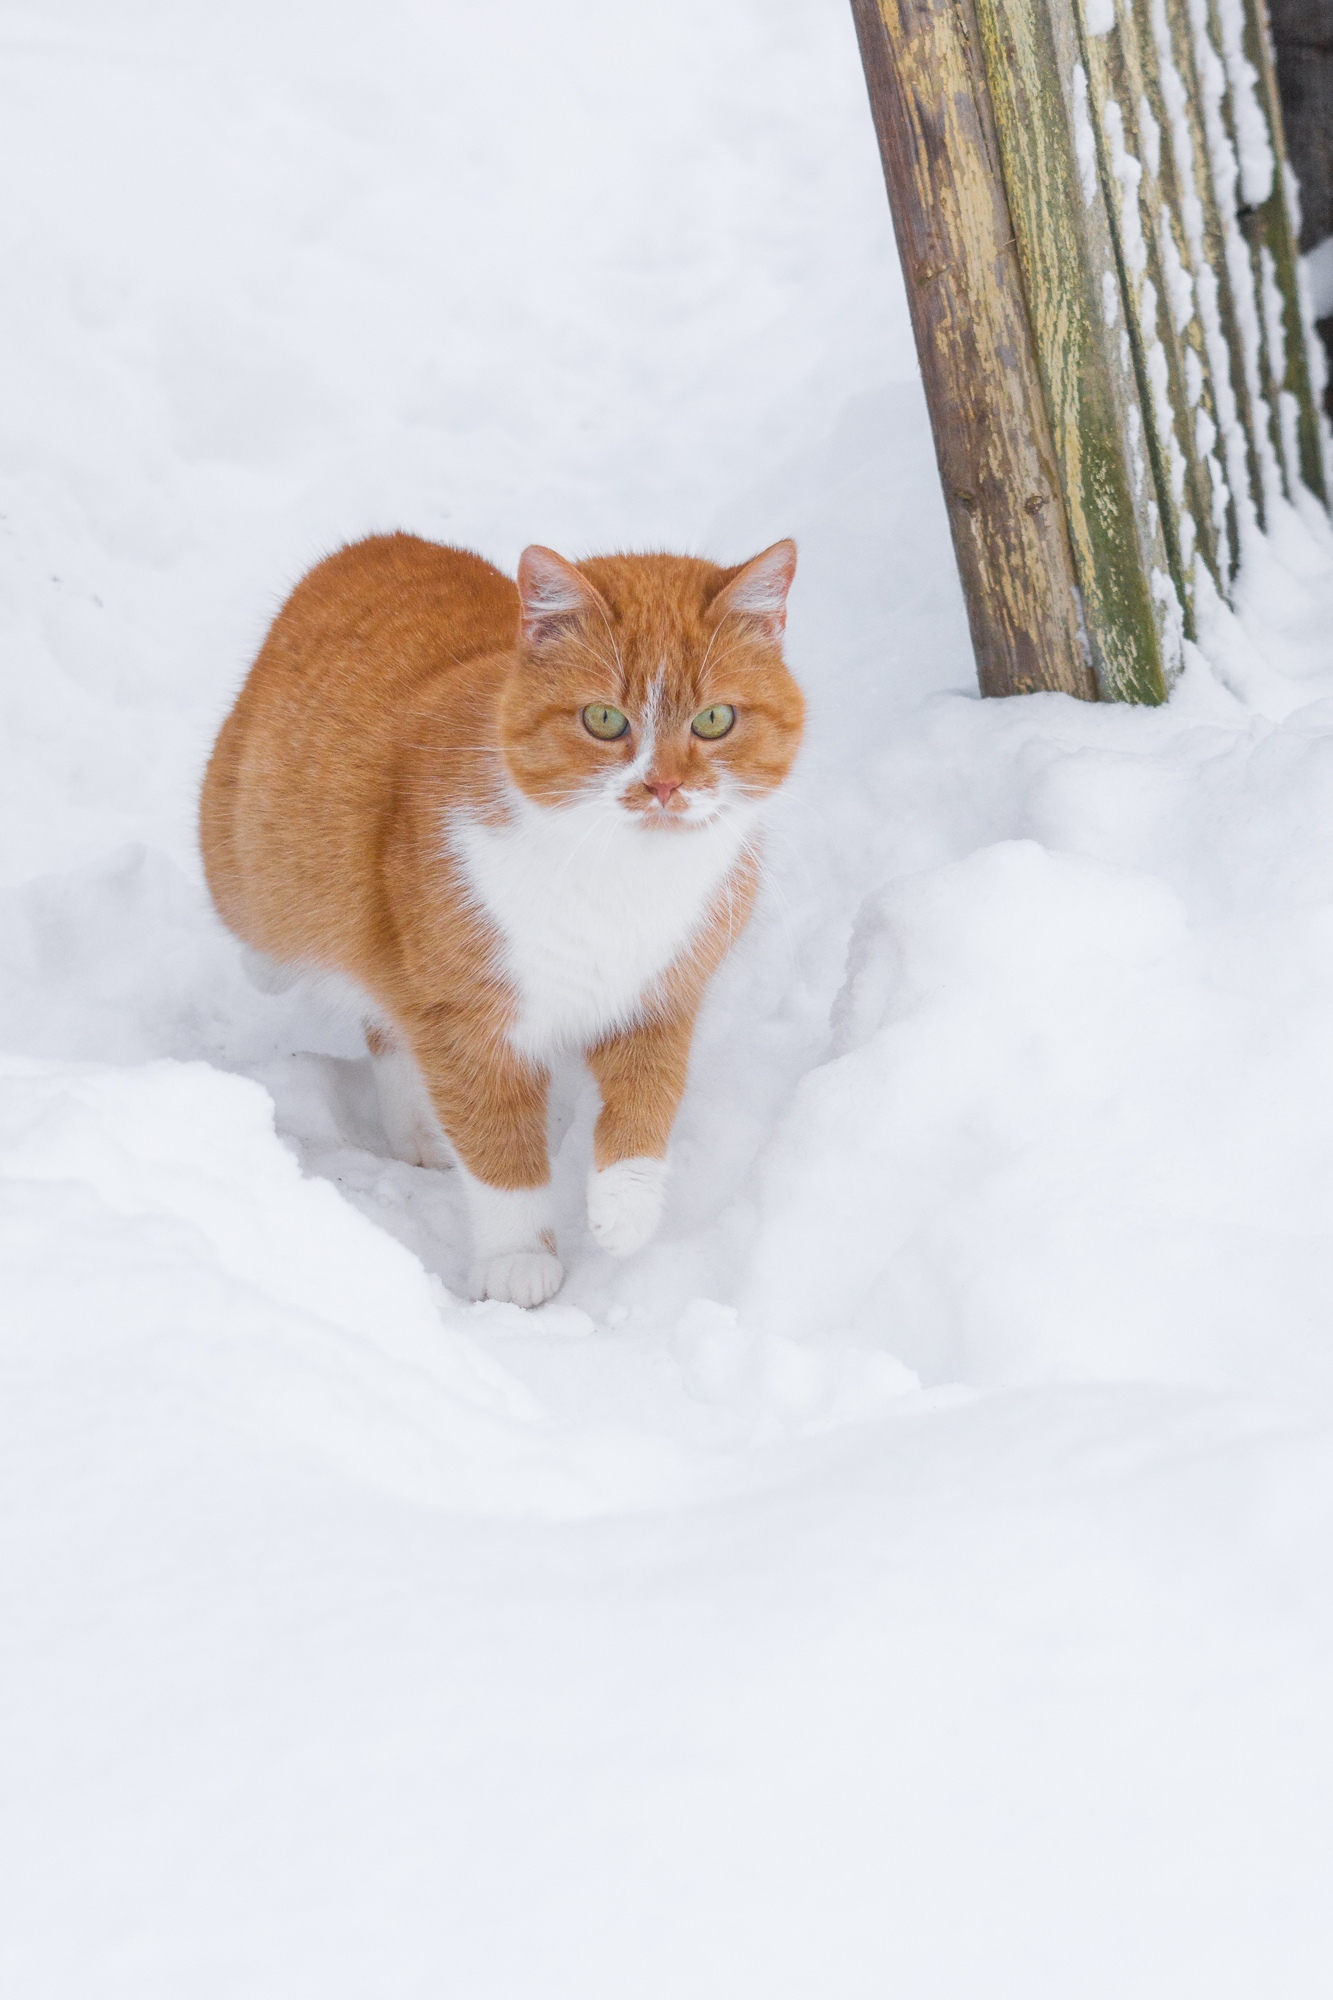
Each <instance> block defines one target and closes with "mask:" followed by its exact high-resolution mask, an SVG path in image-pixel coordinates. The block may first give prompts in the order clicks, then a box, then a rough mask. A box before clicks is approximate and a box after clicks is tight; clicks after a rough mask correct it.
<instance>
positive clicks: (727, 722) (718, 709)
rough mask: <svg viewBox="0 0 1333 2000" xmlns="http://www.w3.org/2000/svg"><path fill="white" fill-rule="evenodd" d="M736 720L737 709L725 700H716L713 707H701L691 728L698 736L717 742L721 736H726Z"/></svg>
mask: <svg viewBox="0 0 1333 2000" xmlns="http://www.w3.org/2000/svg"><path fill="white" fill-rule="evenodd" d="M735 720H736V711H735V709H734V708H732V707H731V706H730V705H729V703H727V702H725V701H715V702H714V703H713V706H712V707H711V708H701V709H700V710H699V713H698V714H697V715H696V716H695V718H694V720H693V722H692V723H691V724H690V728H691V729H692V730H693V731H694V733H695V735H696V736H702V737H703V738H704V739H705V740H706V741H707V742H709V743H715V742H716V741H717V739H718V737H719V736H725V735H726V733H727V731H728V730H729V729H730V728H731V725H732V723H733V722H734V721H735Z"/></svg>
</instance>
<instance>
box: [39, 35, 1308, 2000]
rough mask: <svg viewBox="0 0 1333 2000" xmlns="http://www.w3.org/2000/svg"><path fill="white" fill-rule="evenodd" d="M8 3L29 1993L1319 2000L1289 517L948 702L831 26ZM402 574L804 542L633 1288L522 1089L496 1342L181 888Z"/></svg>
mask: <svg viewBox="0 0 1333 2000" xmlns="http://www.w3.org/2000/svg"><path fill="white" fill-rule="evenodd" d="M5 28H6V34H5V45H6V52H7V62H6V65H5V69H4V79H5V80H4V93H5V95H4V106H3V110H4V116H3V118H0V148H3V149H4V154H5V163H6V165H5V182H6V185H7V186H8V187H9V188H10V190H11V200H10V201H9V202H8V203H7V204H6V207H5V220H4V229H5V232H6V235H5V252H6V271H7V275H8V284H7V287H6V307H5V313H4V336H3V338H4V348H3V352H4V360H5V368H4V379H5V383H6V391H5V396H4V420H3V428H4V444H5V450H4V454H3V473H2V475H0V476H2V477H3V487H4V499H3V503H2V505H0V518H2V519H3V525H4V529H5V537H4V542H3V562H0V606H2V608H3V618H4V647H5V669H4V680H3V686H4V701H5V712H4V732H3V749H2V750H0V756H2V757H3V782H2V783H0V829H2V831H3V840H2V841H0V856H2V857H3V869H4V875H3V887H2V888H0V901H2V905H3V922H0V1047H3V1049H4V1050H6V1051H7V1052H8V1053H7V1054H6V1055H5V1056H4V1059H3V1066H2V1067H0V1168H2V1170H3V1178H2V1179H0V1260H2V1262H0V1272H2V1276H0V1284H2V1286H3V1294H2V1296H3V1330H2V1332H0V1369H2V1370H3V1378H2V1384H0V1391H2V1392H0V1425H3V1444H2V1445H0V1468H3V1473H4V1478H5V1501H4V1508H3V1517H2V1518H3V1526H4V1551H3V1559H2V1560H3V1571H2V1572H0V1573H2V1574H3V1604H4V1614H3V1615H4V1628H5V1633H6V1639H7V1643H6V1645H5V1647H4V1648H3V1653H2V1654H0V1658H2V1659H3V1667H2V1669H0V1674H2V1678H0V1694H2V1696H3V1699H2V1701H0V1715H3V1724H2V1725H0V1727H2V1728H3V1737H4V1749H3V1767H2V1769H3V1783H0V1826H3V1840H4V1846H3V1856H2V1860H0V1879H3V1880H4V1882H5V1885H6V1894H5V1898H4V1901H5V1903H6V1906H7V1907H6V1912H5V1917H4V1921H3V1923H0V1972H2V1973H3V1977H4V1985H5V1990H6V1991H7V1992H14V1993H21V1994H23V1995H24V1996H25V2000H26V1996H46V1995H50V1996H60V2000H66V1996H68V1995H69V1994H71V1993H75V1992H80V1993H82V1992H96V1993H97V1994H99V1995H120V1994H124V1995H126V1996H130V1995H133V1996H134V2000H150V1996H157V1995H161V1996H163V2000H167V1996H170V2000H178V1996H179V1995H181V1994H183V1993H189V1994H190V1995H191V1996H196V1995H198V1996H211V1995H219V1996H221V1995H238V1996H239V1995H258V1994H274V1995H281V1996H283V2000H294V1997H295V1996H304V1995H310V1996H312V2000H314V1996H318V2000H342V1996H349V1997H350V1996H361V1995H366V1994H372V1993H373V1994H376V1995H379V1994H392V1995H394V1996H408V1995H418V1994H419V1995H422V1996H431V2000H434V1996H437V1995H439V1994H440V1993H442V1992H448V1993H450V1994H458V1995H466V1996H468V2000H472V1996H478V2000H481V1996H487V2000H489V1996H503V2000H528V1996H532V1995H537V1994H540V1995H542V1996H543V2000H546V1996H551V1997H552V2000H555V1996H564V1995H568V1996H570V2000H574V1996H578V2000H596V1997H599V1996H606V2000H612V1996H614V1997H615V2000H624V1996H628V1995H633V1996H635V2000H639V1996H659V1995H660V1996H663V2000H666V1996H672V2000H674V1996H677V1995H680V1994H682V1993H689V1994H691V1995H698V1996H713V1995H716V1996H718V2000H722V1996H726V2000H735V1996H737V1995H743V1996H747V2000H748V1996H751V1995H754V1996H763V2000H776V1996H787V1995H790V1996H792V1997H793V2000H808V1996H810V1995H812V1994H820V1995H829V1996H836V2000H854V1997H855V1996H861V1995H865V1996H872V1995H873V1996H875V2000H879V1997H880V1996H882V1995H883V1994H885V1993H886V1992H893V1993H901V1994H904V1995H910V1996H913V2000H915V1996H927V1995H928V1996H936V1995H940V1996H944V1995H948V1996H957V2000H978V1996H982V1995H984V1996H987V2000H990V1996H992V1995H1001V1994H1003V1995H1009V1994H1013V1995H1015V1996H1020V1995H1021V1996H1023V2000H1045V1996H1050V2000H1066V1996H1068V1995H1070V1994H1072V1993H1078V1994H1079V1995H1089V1996H1091V1995H1105V1996H1108V2000H1109V1997H1110V1996H1117V2000H1118V1996H1123V1995H1126V1994H1130V1993H1132V1994H1134V1995H1135V1996H1136V2000H1137V1996H1148V1995H1158V1994H1160V1995H1162V1996H1163V2000H1167V1996H1169V2000H1180V1996H1183V1995H1196V1994H1197V1995H1201V1996H1202V1995H1207V1996H1209V2000H1218V1997H1219V1996H1230V1995H1235V1996H1238V2000H1239V1996H1245V2000H1252V1996H1254V1995H1255V1994H1257V1993H1264V1994H1279V1993H1280V1994H1282V1995H1284V1996H1286V1995H1306V1994H1310V1995H1315V1994H1323V1993H1325V1992H1326V1991H1327V1990H1328V1986H1329V1981H1330V1978H1331V1977H1333V1915H1330V1911H1329V1906H1328V1897H1327V1893H1326V1886H1327V1882H1328V1879H1329V1871H1330V1866H1331V1865H1333V1729H1331V1728H1330V1725H1329V1721H1328V1706H1329V1704H1328V1687H1329V1685H1330V1682H1331V1681H1333V1589H1331V1587H1330V1586H1333V1427H1331V1425H1333V534H1330V532H1329V530H1328V529H1327V527H1326V526H1325V525H1324V524H1323V523H1322V521H1321V520H1320V519H1319V517H1318V516H1317V515H1316V514H1314V513H1313V512H1311V511H1310V510H1308V509H1307V510H1305V512H1304V514H1303V515H1298V514H1297V513H1296V512H1294V511H1290V510H1289V511H1287V512H1285V513H1284V514H1282V516H1281V518H1280V519H1279V520H1278V521H1277V522H1276V524H1275V528H1274V533H1273V537H1272V540H1271V543H1270V545H1268V546H1266V547H1264V548H1261V549H1259V550H1257V551H1256V552H1255V556H1254V559H1253V560H1252V562H1251V564H1250V567H1249V569H1248V571H1247V574H1246V578H1245V587H1244V592H1243V602H1242V605H1241V613H1240V616H1239V617H1238V618H1237V617H1233V616H1232V615H1231V614H1230V613H1227V612H1225V611H1223V610H1221V609H1220V608H1216V609H1215V610H1214V612H1213V614H1212V616H1211V619H1210V623H1209V628H1208V630H1207V631H1206V633H1205V634H1204V643H1203V651H1202V652H1200V653H1195V654H1194V655H1193V656H1192V658H1191V660H1190V664H1189V667H1188V670H1187V673H1186V675H1185V678H1184V680H1183V681H1182V683H1181V685H1180V686H1179V688H1178V689H1177V691H1176V694H1175V696H1174V698H1173V700H1172V702H1171V704H1170V705H1169V707H1168V708H1167V709H1165V710H1162V711H1157V712H1136V711H1130V710H1110V709H1100V708H1098V709H1093V708H1087V707H1082V706H1080V705H1078V704H1076V703H1073V702H1070V701H1067V700H1064V699H1063V698H1058V697H1036V698H1031V699H1028V700H1024V701H1021V702H1010V703H992V704H983V703H982V702H980V701H979V700H978V699H977V698H976V696H975V693H974V683H973V676H972V666H971V659H970V654H969V651H968V646H967V639H966V630H965V624H964V620H963V616H962V611H961V607H960V604H959V601H958V596H957V587H956V582H955V579H954V572H953V567H952V561H951V557H950V551H949V546H948V536H947V529H946V524H945V520H944V514H943V508H942V504H941V501H940V498H939V494H938V489H937V485H936V481H935V474H934V466H933V460H932V456H931V451H930V443H929V436H928V431H927V427H926V422H925V414H924V409H923V407H922V403H921V398H920V393H919V389H918V388H917V386H916V384H915V381H914V379H913V369H912V360H911V350H910V339H909V336H908V330H907V321H906V312H905V307H904V304H903V301H902V297H901V290H900V285H899V280H898V275H897V267H896V260H895V258H894V254H893V249H892V240H891V235H890V231H889V224H888V218H887V214H886V212H885V207H884V201H883V194H882V188H881V185H880V181H879V176H878V166H877V162H876V159H875V155H874V147H873V141H872V138H871V133H870V126H869V119H868V115H867V113H866V110H865V107H864V102H863V86H862V83H861V79H860V74H859V70H858V66H857V61H856V54H855V47H854V42H853V38H852V34H851V28H850V23H849V21H847V20H845V19H844V18H843V17H842V14H841V13H840V11H839V10H838V9H836V8H833V9H829V8H826V7H822V6H819V5H816V4H815V0H787V4H783V5H775V4H773V0H766V4H764V5H762V6H761V5H759V4H757V0H726V4H723V5H717V4H713V5H710V6H707V7H705V6H703V5H702V4H698V0H688V4H684V5H679V6H677V7H675V8H673V9H669V10H658V11H657V12H656V13H648V14H644V13H643V12H642V11H641V10H634V9H629V10H626V9H623V8H615V7H612V6H610V5H609V4H599V0H580V5H579V6H578V7H577V8H574V9H549V8H540V7H537V6H534V5H531V4H529V0H521V4H515V5H514V6H511V7H509V8H506V9H485V8H481V7H465V6H461V5H457V4H455V5H450V6H444V7H441V6H436V5H427V4H426V0H397V4H391V5H385V6H380V7H378V8H375V9H359V10H352V9H341V8H339V9H329V8H319V9H317V8H314V7H312V6H306V5H303V4H300V0H282V4H281V5H272V4H270V5H268V6H265V7H260V6H258V5H255V4H248V5H242V6H233V7H231V8H228V9H225V10H213V11H212V12H209V11H208V10H195V9H179V8H172V7H169V6H166V5H163V4H151V3H150V0H117V4H116V5H115V7H114V8H112V9H110V10H107V9H93V8H91V7H88V6H87V5H86V0H48V4H46V5H44V6H43V7H42V8H41V9H40V10H35V9H34V10H31V11H25V10H21V9H17V8H14V9H9V10H7V12H6V16H5ZM394 525H404V526H408V527H412V528H415V529H417V530H419V531H421V532H424V533H427V534H435V535H438V536H440V537H442V538H445V539H457V540H460V541H463V542H466V543H469V544H472V545H474V546H477V547H480V548H482V549H483V550H484V551H485V552H486V553H488V554H490V555H492V556H493V557H494V558H495V559H497V560H499V561H502V562H509V563H512V561H513V559H514V557H515V555H516V554H517V551H518V549H519V548H520V547H521V546H522V544H523V543H524V542H525V541H527V540H530V539H540V540H543V541H546V542H549V543H551V544H553V545H554V546H556V547H559V548H562V549H564V550H565V551H566V552H568V553H570V554H574V555H578V554H582V553H585V552H591V551H593V550H595V549H597V548H599V547H607V546H612V545H616V544H620V545H631V546H632V545H640V546H642V545H650V544H658V545H667V546H675V547H681V548H698V549H700V550H704V551H707V552H709V553H713V554H716V555H718V556H720V557H722V558H724V559H727V560H735V559H739V558H740V557H742V556H744V555H747V554H750V553H752V552H753V551H754V550H756V549H758V548H759V547H761V546H763V545H764V544H765V543H766V542H768V541H771V540H773V539H775V538H776V537H777V536H778V535H780V534H786V533H794V534H795V535H796V536H797V537H798V540H799V541H800V545H801V571H800V575H799V577H798V582H797V587H796V592H795V594H794V598H793V617H792V625H791V644H790V657H791V659H792V663H793V665H794V666H795V668H796V670H797V671H798V673H799V674H800V676H801V678H802V680H803V682H804V684H805V686H806V688H807V691H808V693H809V697H810V706H811V717H812V726H811V736H810V742H809V746H808V749H807V752H806V753H805V755H804V757H803V760H802V764H801V767H800V770H799V774H798V777H797V779H796V780H795V781H794V783H793V786H792V788H791V794H790V797H789V798H788V799H787V801H786V802H785V803H784V806H783V809H782V811H781V813H780V815H779V818H778V821H777V824H776V825H775V827H774V830H773V837H772V844H771V854H772V880H771V884H770V887H769V891H768V893H767V895H766V897H765V901H764V905H763V908H762V910H761V913H760V915H759V917H758V919H757V920H756V923H755V925H754V926H753V928H752V930H751V932H750V933H749V934H748V936H747V938H746V939H745V941H744V944H743V946H742V947H741V949H740V950H739V951H738V952H737V953H736V955H735V957H734V959H733V960H732V962H731V963H730V964H729V965H728V966H727V967H726V969H725V970H724V972H723V974H722V975H721V977H720V978H719V980H718V982H717V984H716V988H715V990H714V992H713V993H712V995H711V997H710V1000H709V1003H708V1006H707V1009H706V1012H705V1017H704V1020H703V1023H702V1025H701V1031H700V1035H699V1040H698V1044H697V1051H696V1062H695V1065H694V1071H693V1075H692V1083H691V1088H690V1092H689V1095H688V1097H687V1101H686V1105H685V1108H684V1111H683V1114H682V1117H681V1121H680V1124H679V1127H678V1132H677V1139H676V1144H675V1148H674V1154H673V1173H674V1180H673V1187H672V1193H671V1198H670V1206H669V1211H668V1217H667V1222H666V1226H665V1229H664V1232H663V1235H662V1238H661V1240H660V1241H659V1242H658V1243H657V1244H655V1245H654V1246H653V1247H652V1248H651V1249H650V1250H648V1251H646V1252H645V1253H643V1254H642V1255H641V1256H639V1257H637V1258H635V1259H633V1260H630V1261H629V1262H627V1263H623V1264H622V1263H616V1262H614V1261H613V1260H611V1259H609V1258H606V1257H604V1256H601V1255H599V1254H598V1253H596V1252H595V1251H594V1249H593V1247H592V1245H591V1242H590V1240H589V1238H588V1236H587V1233H586V1230H585V1228H584V1226H583V1224H582V1221H581V1218H580V1196H581V1191H582V1184H583V1174H584V1168H585V1166H586V1156H587V1149H588V1145H589V1133H590V1126H591V1118H592V1112H593V1106H592V1103H591V1100H590V1097H589V1093H588V1089H587V1087H586V1085H585V1084H584V1083H583V1081H582V1079H581V1078H580V1077H578V1076H570V1077H568V1078H564V1079H562V1080H561V1082H562V1091H561V1113H560V1115H561V1124H562V1129H563V1138H562V1141H561V1150H560V1155H559V1166H558V1177H559V1185H560V1190H561V1201H562V1204H563V1210H562V1246H563V1248H564V1251H565V1254H566V1261H567V1263H568V1265H569V1267H570V1276H569V1279H568V1281H567V1284H566V1286H565V1289H564V1291H563V1292H562V1294H561V1295H560V1297H559V1298H558V1300H556V1301H555V1302H554V1303H553V1304H552V1305H551V1306H549V1307H548V1308H546V1309H544V1310H543V1311H541V1312H540V1313H536V1314H532V1315H525V1314H523V1313H521V1312H519V1311H518V1310H517V1309H515V1308H512V1307H500V1306H494V1305H486V1306H480V1307H474V1306H471V1305H469V1304H467V1303H465V1302H464V1301H463V1300H462V1299H461V1297H460V1296H459V1287H460V1284H461V1261H462V1249H463V1246H462V1241H461V1235H460V1223H461V1210H460V1203H459V1200H458V1196H457V1193H456V1190H455V1189H454V1188H453V1187H452V1186H451V1185H450V1177H449V1176H448V1175H443V1176H437V1175H431V1174H427V1173H424V1172H422V1171H420V1170H416V1169H412V1168H408V1167H405V1166H401V1165H398V1164H396V1163H394V1162H391V1161H389V1160H387V1159H385V1158H384V1156H383V1135H382V1133H381V1132H380V1131H379V1129H378V1126H377V1120H376V1115H375V1111H374V1097H373V1091H372V1089H371V1087H370V1080H369V1077H368V1075H367V1065H366V1062H365V1060H364V1056H363V1051H362V1046H361V1043H360V1039H359V1035H358V1033H357V1031H356V1028H355V1025H354V1024H352V1023H348V1022H346V1021H340V1020H339V1019H337V1018H336V1017H335V1016H332V1015H330V1014H328V1013H326V1012H323V1011H321V1008H320V1006H319V1004H318V1003H317V1001H316V1000H315V999H314V998H312V997H311V996H310V995H303V994H302V993H300V992H294V993H287V994H283V995H270V994H265V993H261V992H259V991H257V990H256V989H255V988H254V987H253V986H252V985H251V984H250V983H249V981H248V980H247V977H246V975H245V972H244V970H243V968H242V964H241V959H240V954H239V952H238V951H237V949H236V947H235V946H234V944H233V943H232V942H231V940H229V939H228V937H227V936H226V934H225V933H224V932H223V931H222V930H221V928H220V926H219V925H218V924H217V922H216V920H215V919H214V918H213V916H212V915H211V913H210V910H209V907H208V904H207V899H206V897H205V895H204V892H203V888H202V882H201V877H200V872H199V868H198V863H197V859H196V856H195V851H194V836H193V812H194V803H195V795H196V790H197V784H198V779H199V775H200V772H201V770H202V765H203V760H204V758H205V756H206V754H207V750H208V746H209V742H210V740H211V734H212V731H213V730H214V729H215V727H216V725H217V722H218V720H219V719H220V717H221V715H222V714H223V713H224V711H225V708H226V706H227V703H228V702H229V700H230V698H231V695H232V692H233V691H234V689H235V687H236V685H237V683H238V682H239V679H240V677H241V675H242V673H243V672H244V669H245V666H246V664H247V663H248V659H249V657H250V655H251V654H252V652H253V649H254V647H255V645H256V643H257V641H258V638H259V637H260V635H261V634H262V631H263V628H264V625H265V623H266V620H267V618H268V617H269V616H270V615H271V612H272V610H273V608H274V607H275V605H276V603H277V602H278V600H279V599H280V597H281V595H282V594H283V592H284V590H285V589H286V588H287V587H288V585H289V584H290V583H291V582H292V581H293V580H294V578H295V577H296V576H297V575H298V574H299V573H300V571H301V570H302V569H303V568H304V567H305V566H306V564H308V563H309V562H310V561H311V560H313V559H314V558H315V557H316V556H318V555H319V554H320V553H322V552H323V551H324V550H326V549H327V548H328V547H330V546H332V545H333V544H335V543H336V542H337V541H338V540H339V539H340V538H342V537H345V536H349V535H355V534H359V533H363V532H366V531H368V530H370V529H374V528H382V527H386V526H394ZM275 1121H276V1122H275Z"/></svg>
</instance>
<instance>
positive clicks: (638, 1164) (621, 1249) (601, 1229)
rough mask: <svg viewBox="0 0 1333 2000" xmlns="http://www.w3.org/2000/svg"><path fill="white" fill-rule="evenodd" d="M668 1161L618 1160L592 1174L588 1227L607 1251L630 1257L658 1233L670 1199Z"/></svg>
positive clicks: (589, 1182) (589, 1187) (594, 1169)
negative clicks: (667, 1199) (664, 1206)
mask: <svg viewBox="0 0 1333 2000" xmlns="http://www.w3.org/2000/svg"><path fill="white" fill-rule="evenodd" d="M666 1177H667V1167H666V1161H665V1160H650V1159H637V1160H616V1161H614V1162H613V1163H612V1164H611V1166H609V1167H603V1168H601V1169H600V1171H599V1170H598V1169H597V1168H596V1167H594V1168H593V1169H592V1172H591V1173H590V1174H589V1175H588V1227H589V1228H590V1229H591V1230H592V1233H593V1236H594V1238H595V1239H596V1241H597V1243H598V1244H599V1246H600V1247H601V1248H602V1249H603V1250H609V1251H610V1252H611V1253H612V1255H613V1256H615V1257H629V1256H631V1255H632V1254H633V1252H634V1251H636V1250H641V1249H642V1248H643V1246H644V1244H645V1243H647V1242H649V1241H650V1240H651V1239H652V1238H653V1237H654V1236H655V1235H656V1234H657V1225H658V1223H659V1222H660V1221H661V1220H662V1203H663V1201H664V1199H665V1197H666Z"/></svg>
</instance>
